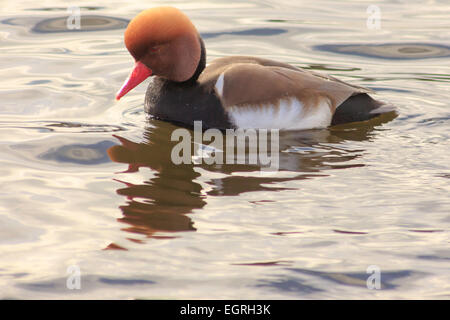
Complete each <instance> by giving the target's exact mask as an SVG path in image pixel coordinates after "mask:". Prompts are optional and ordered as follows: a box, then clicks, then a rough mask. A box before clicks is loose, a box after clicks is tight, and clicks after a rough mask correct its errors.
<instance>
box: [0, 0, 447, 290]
mask: <svg viewBox="0 0 450 320" xmlns="http://www.w3.org/2000/svg"><path fill="white" fill-rule="evenodd" d="M159 4H170V5H174V6H177V7H179V8H181V9H183V10H184V11H185V12H186V13H187V14H188V15H189V16H190V17H191V18H192V20H193V21H194V23H195V24H196V25H197V27H198V29H199V31H200V32H201V34H202V36H203V38H204V40H205V42H206V47H207V51H208V58H209V59H212V58H216V57H221V56H226V55H234V54H245V55H256V56H260V57H266V58H271V59H277V60H280V61H284V62H288V63H291V64H294V65H296V66H300V67H304V68H309V69H314V70H318V71H323V72H326V73H329V74H332V75H334V76H336V77H338V78H340V79H342V80H345V81H348V82H351V83H354V84H357V85H362V86H366V87H369V88H371V89H373V90H375V91H377V92H378V95H377V97H378V99H381V100H385V101H389V102H390V103H392V104H394V105H396V107H397V115H395V114H387V115H385V116H384V117H382V118H379V119H375V120H372V121H370V122H365V123H355V124H349V125H345V126H339V127H332V128H329V129H325V130H309V131H304V132H290V133H282V134H281V136H280V146H281V148H282V152H281V153H280V168H281V170H280V172H278V173H277V174H276V175H270V176H261V175H260V174H259V168H258V167H255V166H246V165H226V166H225V165H224V166H219V165H215V166H208V165H203V164H195V165H183V166H175V165H174V164H172V162H171V161H170V151H171V148H172V146H173V143H171V142H169V140H170V135H171V133H172V131H173V130H174V129H175V128H176V127H175V126H174V125H172V124H168V123H164V122H160V121H155V120H148V121H147V120H146V117H145V114H144V112H143V100H144V92H145V89H146V85H147V82H146V83H145V84H143V85H141V86H139V87H138V88H137V89H136V90H134V91H133V92H130V93H129V94H128V95H127V96H126V97H125V98H123V99H122V100H121V101H120V102H116V101H115V100H114V94H115V92H116V91H117V89H118V88H119V87H120V86H121V84H122V81H123V80H124V79H125V77H126V76H127V75H128V73H129V71H130V68H131V66H132V64H133V62H132V59H131V57H130V56H129V54H128V52H127V51H126V49H125V48H124V46H123V31H124V28H125V26H126V24H127V21H129V19H131V18H132V17H133V16H134V15H135V14H137V13H138V12H139V11H140V10H143V9H146V8H147V6H149V5H151V6H154V5H159ZM371 4H372V2H371V1H346V2H343V3H342V2H339V4H337V3H336V2H334V1H311V2H308V3H300V2H298V3H297V4H292V1H278V0H277V1H274V0H271V1H252V2H240V1H239V2H237V1H236V2H233V1H231V2H230V1H208V2H206V1H195V2H188V3H187V2H181V1H180V2H177V1H170V2H163V1H153V2H152V3H151V4H144V3H143V2H142V1H136V0H134V1H126V2H125V1H110V2H105V1H103V2H91V1H88V2H83V7H81V14H82V16H81V29H80V30H76V29H74V30H69V29H67V26H66V21H67V17H68V16H69V14H70V13H69V12H68V11H67V3H66V2H65V1H55V0H52V1H43V2H39V4H38V3H37V2H35V1H21V2H20V3H18V2H6V3H5V2H2V9H1V11H0V27H1V28H0V37H1V42H0V46H1V50H0V57H1V59H0V65H1V68H0V83H1V87H0V97H1V103H0V114H1V120H0V137H1V139H0V162H1V167H0V174H1V176H2V184H1V185H0V297H1V298H22V299H23V298H38V299H47V298H50V299H53V298H63V299H71V298H113V299H123V298H164V299H165V298H169V299H178V298H213V299H222V298H225V299H226V298H232V299H267V298H274V299H315V298H319V299H322V298H337V299H342V298H346V299H355V298H370V299H378V298H438V299H448V298H449V297H450V285H449V283H450V281H449V280H450V277H449V267H450V246H449V225H450V214H449V213H450V199H449V178H450V171H449V163H450V157H449V156H450V142H449V124H450V111H449V99H450V91H449V84H450V48H449V39H450V33H449V30H450V19H449V12H450V4H449V3H448V1H378V2H377V3H376V4H377V5H378V7H379V9H380V10H381V25H380V29H373V28H372V29H371V28H369V27H368V25H367V19H368V17H369V15H370V14H371V13H369V14H368V13H367V8H368V6H369V5H371ZM72 265H76V266H78V267H79V268H80V270H81V289H80V290H69V289H67V287H66V280H67V277H68V273H67V268H68V267H70V266H72ZM373 265H374V266H378V267H379V268H380V272H381V289H380V290H369V289H368V288H367V287H366V279H367V278H368V276H369V275H370V274H368V273H367V272H366V270H367V268H368V267H369V266H373Z"/></svg>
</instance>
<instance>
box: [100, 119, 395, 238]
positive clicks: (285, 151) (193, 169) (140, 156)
mask: <svg viewBox="0 0 450 320" xmlns="http://www.w3.org/2000/svg"><path fill="white" fill-rule="evenodd" d="M394 117H395V114H393V113H392V114H384V115H383V116H382V117H379V118H376V119H373V120H371V121H369V122H364V123H355V124H352V125H346V126H335V127H333V128H330V129H327V130H308V131H299V132H282V133H280V151H281V152H280V153H279V159H280V171H279V172H278V173H274V174H271V175H270V176H265V175H261V174H260V171H259V170H260V167H258V165H249V164H220V165H219V164H211V165H207V164H204V163H200V164H180V165H175V164H174V163H173V162H172V160H171V152H172V149H173V147H174V146H175V145H176V144H177V143H178V141H171V135H172V132H173V130H175V129H177V128H179V127H177V126H175V125H173V124H170V123H167V122H161V121H157V120H150V123H149V127H148V128H147V129H146V131H145V133H144V139H143V141H142V142H133V141H131V140H130V139H127V138H124V137H122V136H118V135H114V137H115V138H117V139H118V140H119V142H120V145H115V146H112V147H110V148H109V149H108V155H109V157H110V159H111V160H112V161H114V162H119V163H124V164H128V169H127V170H125V171H123V172H121V173H120V174H121V175H124V174H125V175H128V174H130V175H136V174H137V173H138V172H139V171H140V169H142V168H149V169H151V171H152V173H154V176H153V177H152V178H150V179H149V180H148V181H143V182H140V183H131V182H128V181H125V180H131V179H123V178H122V179H116V181H119V182H121V183H122V184H123V187H121V188H119V189H118V190H117V193H118V194H120V195H123V196H124V197H126V203H125V204H124V205H122V206H120V210H121V211H122V213H123V217H122V218H120V219H119V221H120V222H123V223H126V224H128V225H129V226H128V227H127V228H125V229H124V230H125V231H128V232H131V233H136V234H142V235H145V236H147V237H150V238H158V237H159V236H158V235H157V233H158V232H165V233H167V232H177V231H194V230H196V229H195V227H194V225H193V223H192V220H191V219H190V218H189V216H188V214H190V213H192V212H193V211H194V210H195V209H201V208H203V207H204V206H205V205H206V203H207V198H208V197H210V196H225V195H238V194H240V193H243V192H251V191H268V190H270V191H281V190H284V189H286V188H280V187H272V186H270V185H271V184H274V183H278V182H283V181H289V180H301V179H311V178H313V177H316V176H323V175H326V171H327V170H329V169H344V168H352V167H360V166H363V165H364V164H362V163H359V162H357V161H351V162H350V160H357V159H358V158H359V157H361V155H362V152H363V151H364V150H361V149H358V150H354V149H348V148H346V146H345V143H344V142H345V141H347V140H352V141H364V140H370V139H372V137H373V135H374V128H375V127H376V126H378V125H380V124H382V123H384V122H387V121H390V120H392V119H393V118H394ZM192 134H193V133H192ZM198 148H199V146H196V145H194V150H199V149H198ZM197 168H201V169H204V170H206V172H211V173H212V172H219V173H221V174H225V176H223V177H221V178H211V179H209V180H208V179H207V184H209V185H210V186H211V189H210V190H209V191H206V190H203V188H202V186H201V184H200V183H198V182H197V181H196V179H197V178H199V177H200V176H201V173H199V172H202V171H201V170H197ZM203 172H204V171H203ZM283 173H284V174H283ZM286 173H288V175H286ZM140 174H142V172H141V173H140ZM205 175H207V173H206V174H205ZM130 178H131V176H130ZM132 178H133V179H132V180H135V178H136V177H135V176H134V177H132ZM140 178H141V175H139V176H138V179H140ZM202 178H205V177H202ZM206 178H207V177H206ZM164 238H167V237H164Z"/></svg>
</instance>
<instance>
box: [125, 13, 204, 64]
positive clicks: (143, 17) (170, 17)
mask: <svg viewBox="0 0 450 320" xmlns="http://www.w3.org/2000/svg"><path fill="white" fill-rule="evenodd" d="M190 33H191V34H192V33H193V34H197V29H196V28H195V26H194V25H193V24H192V22H191V21H190V20H189V18H188V17H187V16H186V15H185V14H184V13H183V12H181V11H180V10H178V9H176V8H173V7H158V8H152V9H147V10H144V11H142V12H141V13H139V14H138V15H137V16H136V17H134V18H133V20H131V22H130V23H129V24H128V27H127V29H126V31H125V45H126V47H127V49H128V51H130V53H131V55H132V56H133V57H134V58H135V59H136V60H139V58H141V57H142V56H144V55H145V54H146V53H147V51H148V50H149V49H150V48H151V47H152V46H155V45H159V44H163V43H166V42H170V41H172V40H174V39H175V38H177V37H179V36H181V35H185V34H190Z"/></svg>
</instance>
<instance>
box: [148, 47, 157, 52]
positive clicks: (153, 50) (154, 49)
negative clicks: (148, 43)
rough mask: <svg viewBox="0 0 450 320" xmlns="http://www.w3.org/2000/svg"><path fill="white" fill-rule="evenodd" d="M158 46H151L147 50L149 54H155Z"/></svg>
mask: <svg viewBox="0 0 450 320" xmlns="http://www.w3.org/2000/svg"><path fill="white" fill-rule="evenodd" d="M159 48H160V46H153V47H150V48H149V49H148V51H149V52H150V53H156V52H158V51H159Z"/></svg>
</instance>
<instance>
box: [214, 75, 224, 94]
mask: <svg viewBox="0 0 450 320" xmlns="http://www.w3.org/2000/svg"><path fill="white" fill-rule="evenodd" d="M224 77H225V73H221V74H220V76H219V78H217V81H216V85H215V87H216V91H217V93H218V94H219V96H220V97H223V85H224V83H225V81H224Z"/></svg>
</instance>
